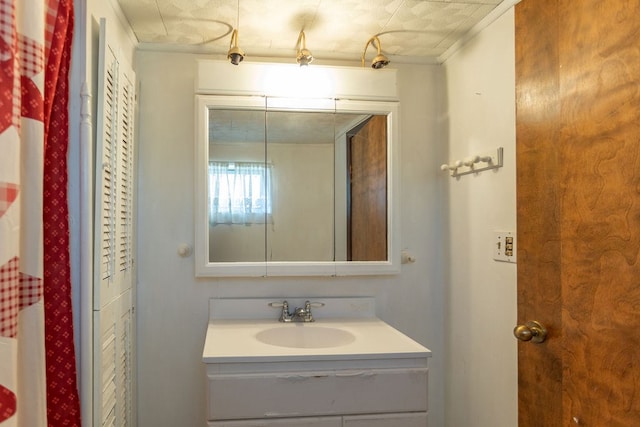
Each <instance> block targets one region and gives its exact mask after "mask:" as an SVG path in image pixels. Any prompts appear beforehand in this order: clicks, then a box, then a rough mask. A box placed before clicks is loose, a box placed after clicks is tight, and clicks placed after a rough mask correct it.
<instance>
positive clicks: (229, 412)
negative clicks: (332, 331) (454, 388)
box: [207, 358, 428, 427]
mask: <svg viewBox="0 0 640 427" xmlns="http://www.w3.org/2000/svg"><path fill="white" fill-rule="evenodd" d="M207 380H208V422H209V426H211V427H214V426H215V427H220V426H228V427H231V426H238V427H240V426H243V427H248V426H274V427H275V426H291V425H298V426H301V425H304V426H322V427H365V426H366V427H374V426H375V427H414V426H415V427H417V426H419V427H425V426H426V425H427V382H428V370H427V366H426V358H424V359H422V360H421V359H420V358H411V359H396V360H394V359H386V360H385V359H379V360H334V361H302V362H301V361H297V362H272V363H264V364H256V363H248V364H246V366H243V364H208V365H207Z"/></svg>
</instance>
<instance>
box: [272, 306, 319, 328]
mask: <svg viewBox="0 0 640 427" xmlns="http://www.w3.org/2000/svg"><path fill="white" fill-rule="evenodd" d="M269 306H271V307H277V308H280V307H282V312H281V313H280V318H279V319H278V320H279V321H280V322H285V323H289V322H314V321H315V319H314V318H313V315H312V314H311V307H322V306H324V303H322V302H313V303H312V302H310V301H306V302H305V303H304V307H296V308H295V309H294V310H293V312H292V313H289V303H288V302H287V301H286V300H285V301H282V302H272V303H269Z"/></svg>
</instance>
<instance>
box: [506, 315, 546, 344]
mask: <svg viewBox="0 0 640 427" xmlns="http://www.w3.org/2000/svg"><path fill="white" fill-rule="evenodd" d="M513 335H514V336H515V337H516V338H518V339H519V340H520V341H531V342H534V343H536V344H539V343H541V342H543V341H544V340H545V339H546V338H547V328H545V327H544V326H542V325H541V324H540V322H537V321H535V320H531V321H529V322H527V323H525V324H524V325H518V326H516V327H515V328H513Z"/></svg>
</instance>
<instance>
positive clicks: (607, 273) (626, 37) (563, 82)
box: [516, 0, 640, 427]
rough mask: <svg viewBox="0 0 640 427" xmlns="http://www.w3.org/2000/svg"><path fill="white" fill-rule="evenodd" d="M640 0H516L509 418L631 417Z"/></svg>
mask: <svg viewBox="0 0 640 427" xmlns="http://www.w3.org/2000/svg"><path fill="white" fill-rule="evenodd" d="M638 22H640V0H633V1H622V0H615V1H614V0H612V1H607V2H603V1H599V0H581V1H575V0H523V1H522V2H521V3H519V4H518V5H517V6H516V103H517V116H516V132H517V143H516V154H517V205H518V207H517V221H518V323H519V324H523V323H525V322H527V321H529V320H537V321H539V322H541V323H542V324H543V325H544V326H546V327H547V328H548V336H547V339H546V341H545V342H544V343H542V344H533V343H531V342H520V343H519V344H518V366H519V370H518V379H519V426H520V427H527V426H535V427H546V426H549V427H556V426H580V425H581V426H636V425H640V399H638V395H639V393H640V329H638V328H637V327H636V325H638V324H640V263H639V262H638V261H639V255H638V254H639V251H640V25H638Z"/></svg>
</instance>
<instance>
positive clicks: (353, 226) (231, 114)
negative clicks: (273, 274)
mask: <svg viewBox="0 0 640 427" xmlns="http://www.w3.org/2000/svg"><path fill="white" fill-rule="evenodd" d="M386 123H387V120H386V116H385V115H377V116H372V115H370V114H349V113H335V112H317V111H316V112H312V111H305V112H300V111H264V110H237V109H229V110H224V109H211V110H209V124H208V129H209V144H208V148H209V150H208V152H209V154H208V158H209V171H208V183H207V185H208V215H209V261H210V262H262V261H271V262H297V261H304V262H329V261H350V260H354V261H385V260H387V255H388V254H387V164H386V162H387V152H386V148H387V129H386Z"/></svg>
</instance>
